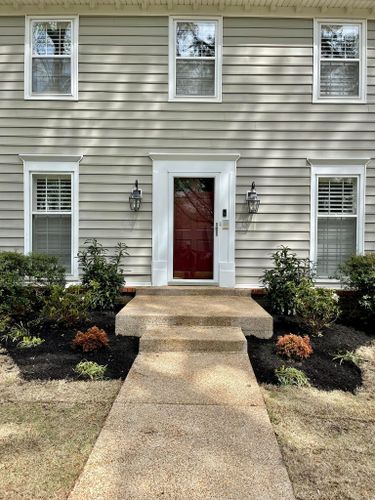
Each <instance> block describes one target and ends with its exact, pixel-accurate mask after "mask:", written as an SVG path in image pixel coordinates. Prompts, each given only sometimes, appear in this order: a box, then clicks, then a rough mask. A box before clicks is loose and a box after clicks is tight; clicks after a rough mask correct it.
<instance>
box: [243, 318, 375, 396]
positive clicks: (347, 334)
mask: <svg viewBox="0 0 375 500" xmlns="http://www.w3.org/2000/svg"><path fill="white" fill-rule="evenodd" d="M274 332H275V333H274V336H273V338H272V339H269V340H261V339H257V338H255V337H248V338H247V342H248V353H249V357H250V360H251V364H252V366H253V369H254V372H255V375H256V377H257V379H258V381H259V382H262V383H266V384H277V379H276V376H275V369H276V368H279V367H280V366H281V365H285V366H292V367H294V368H298V369H299V370H302V371H303V372H305V374H306V375H307V376H308V377H309V379H310V383H311V385H312V386H314V387H317V388H318V389H323V390H327V391H331V390H335V389H338V390H342V391H348V392H354V391H355V389H357V388H358V387H359V386H360V385H361V384H362V376H361V370H360V369H359V368H358V367H357V366H356V365H355V364H353V363H351V362H343V363H342V364H341V365H340V363H339V361H333V357H334V356H335V354H337V353H339V352H344V351H354V350H356V349H357V348H358V347H360V346H361V345H365V344H368V343H369V342H370V341H371V339H372V338H373V336H370V335H368V334H366V333H364V332H362V331H358V330H355V329H354V328H352V327H348V326H344V325H334V326H332V327H331V328H328V329H327V330H326V331H325V332H324V335H323V336H322V337H310V339H311V343H312V346H313V349H314V353H313V354H312V355H311V356H310V357H309V358H308V359H306V360H303V361H294V360H289V359H288V358H283V357H281V356H279V355H277V354H276V353H275V342H276V340H277V337H278V336H280V335H285V334H288V333H295V334H301V335H305V334H307V332H306V331H304V330H303V328H301V326H300V325H298V323H297V322H296V321H294V320H289V319H285V318H275V321H274Z"/></svg>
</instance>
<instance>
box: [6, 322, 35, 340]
mask: <svg viewBox="0 0 375 500" xmlns="http://www.w3.org/2000/svg"><path fill="white" fill-rule="evenodd" d="M29 336H30V332H29V330H28V329H27V328H26V326H24V324H23V323H22V322H21V323H19V324H16V325H14V326H12V327H11V328H9V329H8V330H7V331H6V332H5V333H3V334H2V338H3V339H4V340H5V342H12V343H13V344H16V343H17V342H21V340H22V339H23V338H24V337H29Z"/></svg>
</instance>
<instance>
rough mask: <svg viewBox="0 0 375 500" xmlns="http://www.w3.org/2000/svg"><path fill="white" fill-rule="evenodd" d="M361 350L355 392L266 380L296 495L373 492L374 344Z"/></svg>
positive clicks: (358, 498)
mask: <svg viewBox="0 0 375 500" xmlns="http://www.w3.org/2000/svg"><path fill="white" fill-rule="evenodd" d="M357 352H358V354H360V355H361V356H362V358H363V360H364V361H363V363H361V369H362V374H363V386H362V387H361V388H360V389H359V391H358V392H357V394H356V395H354V394H351V393H349V392H342V391H329V392H328V391H322V390H318V389H315V388H303V389H302V388H292V387H285V388H280V387H276V386H272V385H264V386H263V389H264V391H263V393H264V396H265V400H266V404H267V409H268V412H269V414H270V417H271V421H272V423H273V426H274V429H275V432H276V435H277V439H278V442H279V445H280V447H281V450H282V453H283V456H284V459H285V462H286V464H287V468H288V471H289V475H290V478H291V480H292V483H293V487H294V491H295V494H296V497H297V499H304V500H315V499H319V500H322V499H324V500H328V499H332V500H338V499H340V500H344V499H351V500H364V499H369V500H370V499H371V500H373V499H374V498H375V345H374V343H373V344H372V346H370V347H361V348H360V349H359V350H358V351H357Z"/></svg>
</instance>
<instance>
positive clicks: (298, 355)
mask: <svg viewBox="0 0 375 500" xmlns="http://www.w3.org/2000/svg"><path fill="white" fill-rule="evenodd" d="M276 352H277V354H280V355H281V356H286V357H288V358H295V359H307V358H308V357H309V356H311V354H312V353H313V348H312V346H311V342H310V337H308V336H307V335H305V336H304V337H301V336H300V335H293V334H292V333H290V334H289V335H283V336H282V337H278V339H277V342H276Z"/></svg>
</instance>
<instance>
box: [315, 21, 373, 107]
mask: <svg viewBox="0 0 375 500" xmlns="http://www.w3.org/2000/svg"><path fill="white" fill-rule="evenodd" d="M314 45H315V68H314V72H315V75H314V76H315V78H314V99H315V101H329V102H341V101H345V102H347V101H349V102H364V101H365V98H366V88H365V87H366V22H365V21H356V22H354V21H330V20H319V21H316V22H315V44H314Z"/></svg>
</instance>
